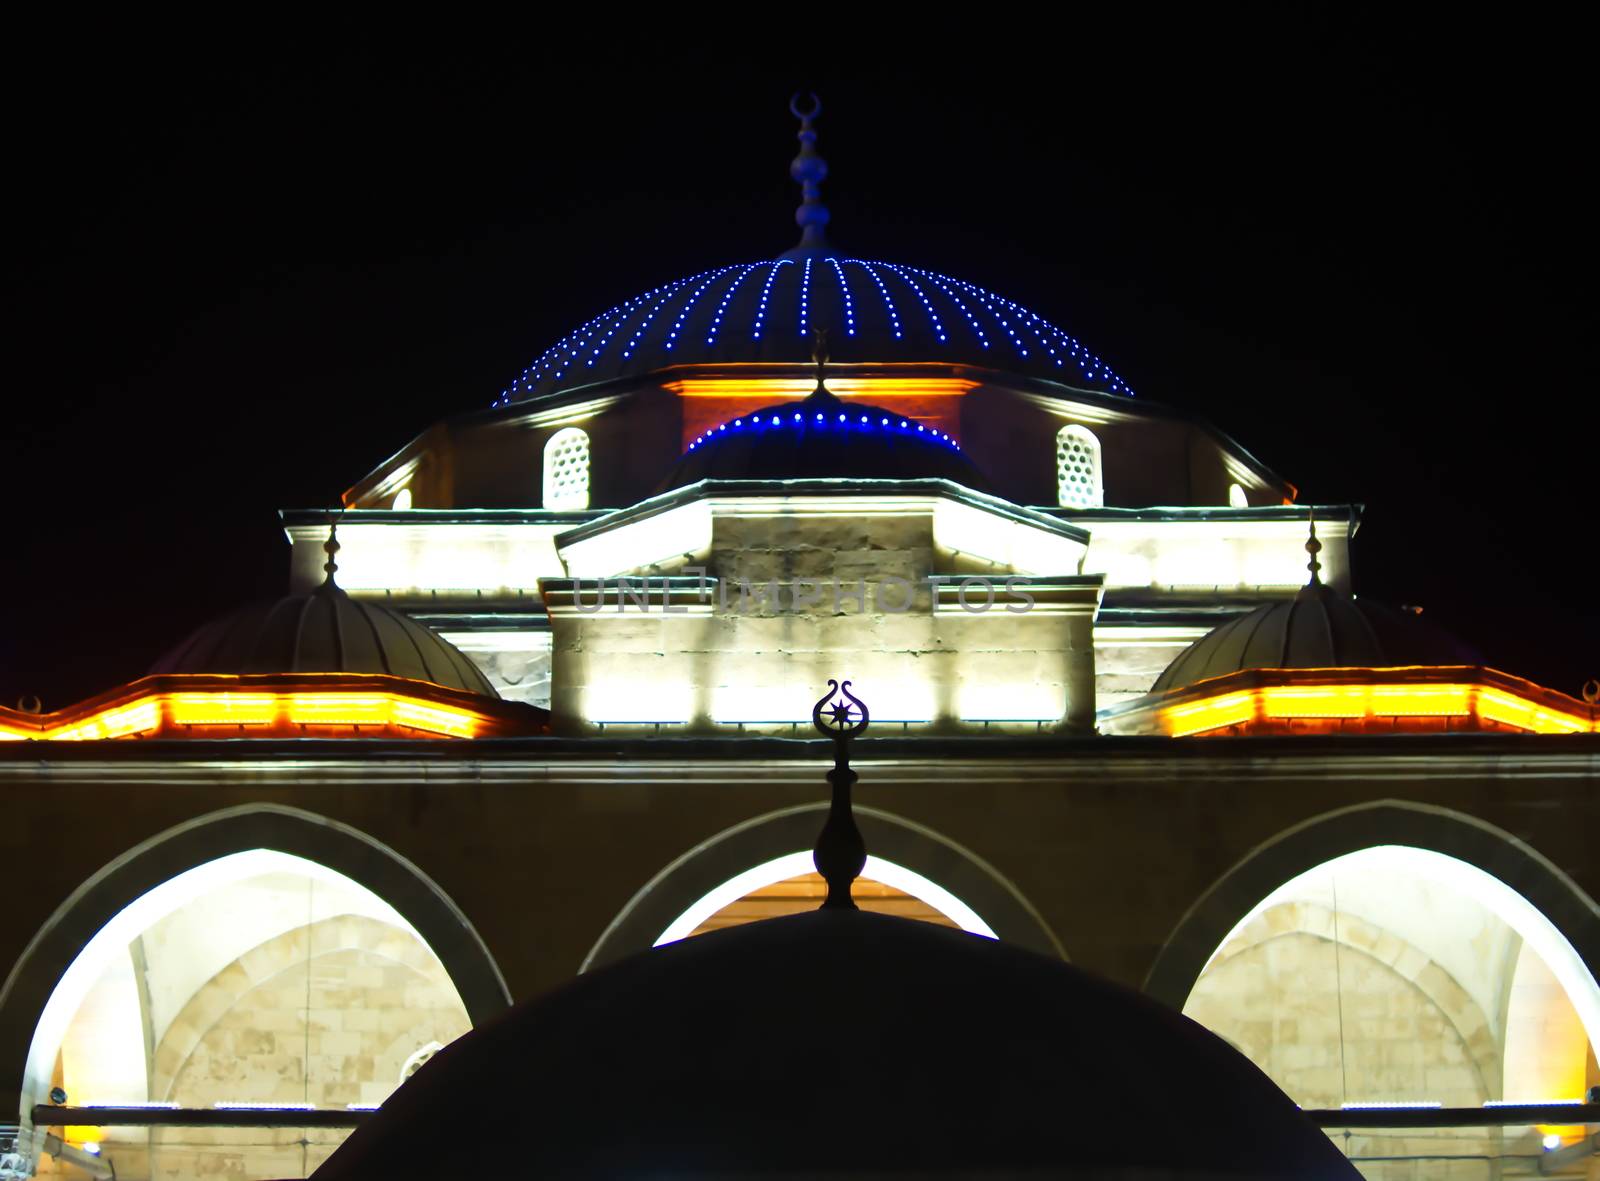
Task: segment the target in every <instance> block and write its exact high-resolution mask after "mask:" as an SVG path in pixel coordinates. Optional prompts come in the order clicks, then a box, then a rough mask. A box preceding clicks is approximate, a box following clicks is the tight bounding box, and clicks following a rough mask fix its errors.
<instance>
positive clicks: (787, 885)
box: [655, 850, 995, 947]
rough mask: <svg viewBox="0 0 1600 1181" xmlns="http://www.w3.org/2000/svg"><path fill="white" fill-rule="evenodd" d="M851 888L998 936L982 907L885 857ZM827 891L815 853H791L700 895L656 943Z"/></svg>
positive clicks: (899, 912)
mask: <svg viewBox="0 0 1600 1181" xmlns="http://www.w3.org/2000/svg"><path fill="white" fill-rule="evenodd" d="M850 894H851V897H852V898H853V899H854V901H855V903H856V905H857V906H858V907H860V908H861V909H862V910H866V911H872V912H875V913H878V914H892V915H896V916H899V917H901V918H913V919H917V920H919V921H921V922H931V923H936V924H938V925H940V926H945V927H958V928H960V929H961V930H963V931H969V932H971V933H972V934H974V935H982V936H984V937H985V938H989V939H993V938H994V937H995V934H994V930H993V928H991V927H990V926H989V924H988V923H986V922H984V921H983V919H981V918H980V917H979V916H978V913H977V911H975V910H973V909H972V908H971V907H970V906H968V905H967V904H966V903H965V902H963V901H961V899H959V898H957V897H956V896H955V895H954V894H952V893H951V892H950V891H949V890H946V889H945V888H944V887H943V886H940V885H938V884H937V883H935V882H932V881H929V880H928V879H927V878H925V877H923V876H922V875H921V874H919V873H917V872H916V871H915V870H910V869H907V868H905V867H904V866H903V865H896V864H895V863H894V862H892V861H886V860H884V859H883V858H882V857H868V858H867V864H866V867H865V868H864V869H863V870H862V873H861V876H860V877H859V878H857V879H856V880H855V882H854V883H853V884H852V885H851V890H850ZM826 895H827V883H826V882H824V881H823V880H822V876H821V875H820V874H818V873H817V872H816V869H815V867H814V866H813V865H812V863H811V853H810V852H809V851H808V850H797V851H795V852H793V853H786V854H784V855H783V856H782V857H775V858H773V859H772V860H771V861H767V862H763V863H762V864H761V865H757V866H754V867H753V868H751V869H747V870H745V871H744V872H743V873H740V874H736V875H735V876H733V877H731V878H729V879H728V880H727V881H726V882H723V883H722V884H721V885H720V886H717V887H716V888H715V889H713V890H710V891H708V892H707V893H706V894H704V895H703V896H701V897H700V898H698V899H696V900H695V902H694V903H693V904H692V905H690V906H689V907H688V908H687V909H686V910H684V912H683V913H682V914H680V915H679V916H678V917H677V918H675V919H674V920H673V921H672V922H671V923H669V924H668V925H667V928H666V930H664V931H663V932H662V933H661V935H660V936H659V937H658V938H657V939H656V941H655V942H656V946H657V947H659V946H660V945H661V944H663V943H672V942H674V941H676V940H679V939H687V938H689V937H690V936H693V935H699V934H703V933H704V932H706V931H711V930H718V929H720V928H723V927H736V926H740V925H742V924H744V923H750V922H758V921H760V920H762V919H767V918H778V917H781V916H783V915H786V914H796V913H799V912H801V911H806V910H815V909H816V908H817V906H818V905H819V904H820V903H821V901H822V899H823V898H824V897H825V896H826Z"/></svg>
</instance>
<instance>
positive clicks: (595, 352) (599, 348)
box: [584, 287, 666, 369]
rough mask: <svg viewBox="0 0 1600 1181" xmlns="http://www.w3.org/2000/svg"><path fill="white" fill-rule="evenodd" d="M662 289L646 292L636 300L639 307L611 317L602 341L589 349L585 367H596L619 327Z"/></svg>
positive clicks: (658, 300) (662, 297) (663, 297)
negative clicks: (597, 361) (595, 364)
mask: <svg viewBox="0 0 1600 1181" xmlns="http://www.w3.org/2000/svg"><path fill="white" fill-rule="evenodd" d="M660 290H661V288H659V287H657V288H655V289H654V290H652V291H649V292H646V293H645V295H644V298H642V299H640V300H638V301H636V302H637V303H638V307H637V308H627V309H626V310H623V311H621V312H620V314H618V315H616V316H614V317H613V318H612V319H611V326H610V327H609V328H607V329H606V333H605V335H604V336H602V337H601V338H600V342H599V343H598V344H596V345H595V346H594V348H592V349H590V350H589V359H588V360H587V361H586V362H584V367H585V368H587V369H593V368H594V363H595V361H596V360H597V359H598V358H599V356H600V354H601V353H603V352H604V351H605V348H606V345H608V344H610V343H611V338H612V337H613V336H615V335H616V334H617V329H619V328H621V327H622V326H623V325H624V324H626V323H627V322H628V317H629V316H630V315H632V314H633V313H634V312H635V311H638V310H639V309H641V308H643V307H645V306H646V304H647V303H648V302H649V299H650V296H652V295H655V294H656V292H658V291H660ZM665 298H666V296H665V295H663V296H661V297H660V299H657V301H656V302H657V303H659V302H660V301H661V299H665Z"/></svg>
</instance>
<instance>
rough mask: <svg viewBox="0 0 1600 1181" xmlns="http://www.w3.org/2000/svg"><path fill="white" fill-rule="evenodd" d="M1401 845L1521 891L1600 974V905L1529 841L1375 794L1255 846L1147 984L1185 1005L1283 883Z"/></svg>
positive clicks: (1191, 918) (1202, 904)
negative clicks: (1226, 945) (1228, 943)
mask: <svg viewBox="0 0 1600 1181" xmlns="http://www.w3.org/2000/svg"><path fill="white" fill-rule="evenodd" d="M1385 845H1400V846H1409V847H1411V848H1415V849H1421V850H1424V851H1426V852H1429V853H1435V854H1439V855H1442V856H1444V857H1447V858H1453V859H1454V860H1456V861H1459V862H1463V863H1465V864H1466V865H1467V866H1470V867H1472V868H1473V869H1475V870H1478V871H1481V872H1482V873H1483V874H1486V875H1488V876H1489V877H1490V878H1493V879H1495V880H1496V881H1497V882H1498V883H1500V884H1501V885H1503V886H1504V887H1506V888H1507V889H1508V890H1509V891H1511V892H1513V893H1514V894H1516V895H1519V896H1520V897H1521V898H1522V899H1523V900H1524V901H1525V902H1526V903H1527V904H1528V905H1529V906H1531V907H1532V908H1533V910H1535V911H1537V912H1538V913H1539V914H1540V915H1541V916H1543V918H1544V919H1545V920H1547V921H1548V923H1549V924H1550V926H1551V927H1553V928H1554V930H1555V931H1556V932H1557V933H1559V935H1560V936H1561V937H1562V938H1563V939H1565V941H1566V942H1567V943H1568V944H1569V945H1570V947H1571V950H1572V952H1573V953H1574V955H1575V956H1576V959H1577V961H1578V965H1579V966H1581V968H1582V969H1583V970H1586V971H1587V972H1588V975H1589V977H1590V980H1591V981H1593V980H1596V979H1600V905H1597V904H1596V902H1595V900H1594V899H1592V898H1590V897H1589V896H1588V895H1587V894H1586V893H1584V891H1583V890H1582V889H1581V888H1580V887H1579V886H1578V884H1577V883H1576V882H1574V881H1573V880H1572V879H1571V878H1570V877H1568V876H1567V875H1566V874H1565V873H1563V872H1562V871H1561V870H1560V869H1559V868H1558V867H1557V866H1556V865H1555V864H1554V863H1552V862H1551V861H1549V860H1548V859H1547V858H1545V857H1544V856H1542V855H1541V854H1540V853H1539V852H1538V851H1537V850H1535V849H1534V848H1533V847H1532V846H1530V845H1528V844H1527V843H1526V842H1524V841H1521V840H1519V839H1518V838H1517V837H1515V836H1513V835H1512V834H1510V833H1508V832H1505V831H1503V830H1501V829H1499V828H1496V827H1495V826H1493V825H1491V824H1488V823H1486V822H1484V821H1482V820H1479V819H1477V818H1476V817H1473V816H1468V815H1465V814H1463V813H1460V812H1454V811H1451V810H1449V809H1447V808H1440V807H1437V806H1434V805H1430V804H1420V803H1413V802H1410V801H1405V800H1377V801H1373V802H1371V803H1367V804H1358V805H1354V806H1352V807H1349V808H1343V809H1340V810H1338V811H1335V812H1329V813H1326V814H1324V815H1322V816H1317V817H1313V818H1312V819H1310V820H1307V821H1305V822H1303V823H1301V824H1298V825H1296V826H1295V827H1293V828H1291V829H1289V830H1287V831H1286V832H1283V833H1281V834H1279V835H1278V836H1276V837H1274V838H1273V839H1272V840H1270V841H1267V842H1266V843H1265V844H1263V845H1260V846H1258V847H1257V848H1256V849H1254V850H1252V851H1251V852H1250V853H1249V854H1248V855H1246V856H1245V857H1244V858H1243V859H1242V860H1241V861H1240V862H1239V863H1238V864H1236V865H1235V866H1234V867H1233V868H1232V869H1230V870H1229V871H1228V872H1227V873H1226V874H1224V875H1223V876H1222V877H1221V878H1220V879H1219V880H1218V881H1217V882H1215V883H1214V884H1213V885H1212V886H1211V888H1210V889H1208V890H1207V891H1206V892H1205V894H1203V895H1202V896H1201V897H1200V899H1199V900H1198V901H1197V902H1196V903H1195V904H1194V905H1193V906H1191V907H1190V908H1189V911H1188V913H1187V914H1185V915H1184V917H1183V918H1182V919H1181V920H1179V922H1178V925H1177V927H1176V928H1175V929H1174V930H1173V932H1172V934H1171V935H1170V936H1169V937H1168V939H1167V941H1166V944H1165V945H1164V946H1163V947H1162V949H1161V953H1160V954H1159V955H1158V956H1157V957H1156V961H1155V964H1154V965H1153V966H1152V967H1151V969H1150V972H1149V974H1148V976H1147V977H1146V978H1145V986H1144V990H1145V991H1146V992H1148V993H1149V994H1150V995H1151V996H1153V997H1155V998H1156V999H1157V1000H1160V1001H1164V1002H1165V1003H1166V1004H1168V1005H1171V1006H1172V1007H1173V1008H1175V1009H1181V1008H1182V1007H1183V1004H1184V1001H1185V1000H1186V999H1187V997H1188V995H1189V993H1190V992H1191V991H1192V990H1193V988H1194V985H1195V982H1196V981H1197V980H1198V979H1199V978H1200V973H1201V971H1202V970H1203V969H1204V968H1205V966H1206V964H1207V962H1208V961H1209V960H1210V959H1211V957H1212V954H1213V953H1214V952H1215V951H1216V950H1217V948H1218V947H1220V946H1221V944H1222V942H1223V940H1224V939H1225V938H1226V937H1227V936H1228V934H1229V933H1230V932H1232V931H1233V930H1234V929H1235V928H1236V927H1237V926H1238V925H1239V924H1240V923H1241V922H1242V921H1244V919H1245V918H1246V917H1247V916H1248V915H1250V914H1251V912H1252V911H1253V910H1254V909H1255V908H1256V906H1257V905H1258V904H1259V903H1260V902H1261V901H1262V900H1263V899H1264V898H1266V897H1267V896H1268V895H1270V894H1271V893H1272V892H1273V891H1274V890H1275V889H1277V888H1278V887H1279V886H1280V885H1282V884H1283V883H1285V882H1288V881H1291V880H1293V879H1295V878H1297V877H1299V876H1300V875H1302V874H1305V873H1308V872H1310V871H1311V870H1314V869H1316V868H1317V867H1319V866H1321V865H1323V864H1325V863H1327V862H1329V861H1332V860H1333V859H1335V858H1337V857H1343V856H1345V855H1347V854H1352V853H1357V852H1360V851H1362V850H1365V849H1371V848H1373V847H1375V846H1385Z"/></svg>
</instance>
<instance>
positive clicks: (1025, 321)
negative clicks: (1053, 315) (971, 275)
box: [979, 288, 1065, 368]
mask: <svg viewBox="0 0 1600 1181" xmlns="http://www.w3.org/2000/svg"><path fill="white" fill-rule="evenodd" d="M979 290H980V291H981V290H983V289H982V288H979ZM985 294H986V295H987V296H988V297H989V298H990V299H992V300H994V301H995V302H996V303H998V304H999V305H1000V306H1001V307H1004V308H1009V309H1010V310H1011V313H1012V315H1014V316H1015V317H1016V318H1017V321H1018V323H1020V324H1021V325H1022V326H1023V327H1024V328H1026V329H1027V330H1028V331H1029V332H1031V333H1033V339H1034V340H1036V341H1038V342H1039V344H1040V346H1041V347H1042V348H1043V349H1044V351H1045V352H1047V353H1049V354H1050V359H1051V360H1052V361H1054V362H1055V364H1056V366H1057V367H1058V368H1060V367H1061V366H1062V365H1064V364H1065V363H1064V362H1063V361H1062V360H1061V357H1060V354H1058V353H1057V352H1056V346H1055V343H1054V342H1053V341H1051V339H1050V338H1049V337H1048V336H1046V335H1045V334H1044V333H1043V332H1041V331H1039V325H1041V324H1043V323H1045V321H1044V319H1043V318H1042V317H1040V316H1036V315H1035V314H1034V313H1032V312H1030V311H1029V310H1028V309H1027V308H1025V307H1023V306H1022V305H1021V304H1019V303H1017V302H1016V301H1015V300H1010V299H1007V298H1006V297H1005V296H1003V295H996V294H995V293H994V292H992V291H989V292H985Z"/></svg>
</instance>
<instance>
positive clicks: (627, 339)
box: [589, 278, 685, 365]
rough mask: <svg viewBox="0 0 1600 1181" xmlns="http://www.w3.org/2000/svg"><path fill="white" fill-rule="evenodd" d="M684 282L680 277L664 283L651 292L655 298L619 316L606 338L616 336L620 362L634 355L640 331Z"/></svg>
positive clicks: (643, 329)
mask: <svg viewBox="0 0 1600 1181" xmlns="http://www.w3.org/2000/svg"><path fill="white" fill-rule="evenodd" d="M683 282H685V280H682V278H678V280H675V282H672V283H662V285H661V286H658V288H656V290H654V291H653V293H651V294H653V296H654V299H646V301H645V302H642V304H640V306H638V307H635V309H632V310H630V312H627V314H626V315H621V317H618V322H616V323H614V325H613V326H611V330H610V331H608V333H606V338H608V339H606V342H610V338H613V336H614V338H616V347H618V362H622V360H626V358H627V357H630V355H632V352H634V342H635V341H637V339H638V336H640V333H643V331H645V326H646V325H648V323H650V322H651V320H654V318H656V312H659V310H661V309H662V306H664V304H666V302H667V301H669V299H670V298H672V293H674V291H677V290H678V288H680V286H683ZM603 347H605V346H602V349H603ZM589 363H590V365H594V360H590V362H589Z"/></svg>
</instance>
